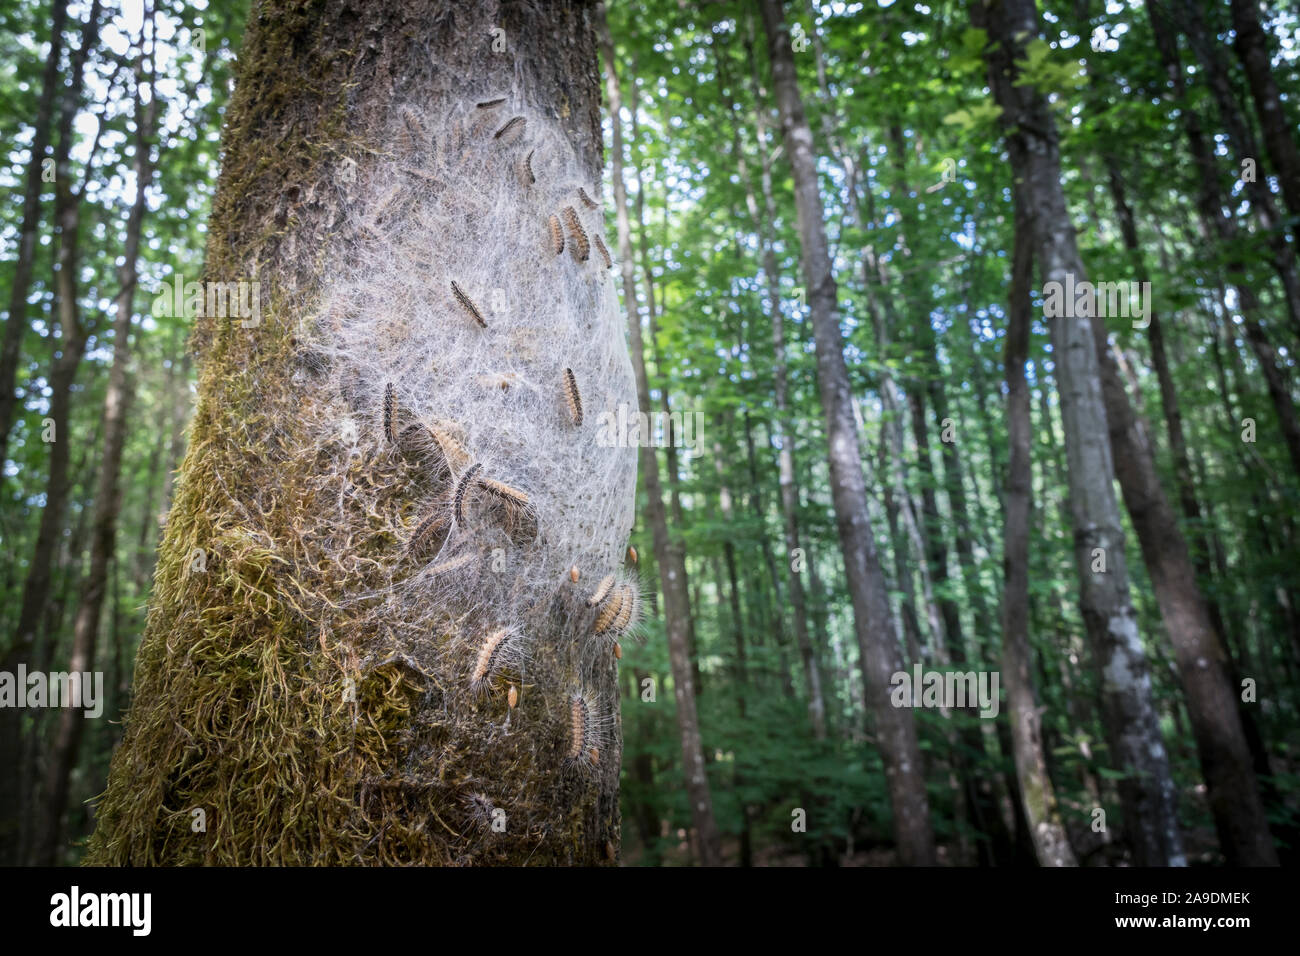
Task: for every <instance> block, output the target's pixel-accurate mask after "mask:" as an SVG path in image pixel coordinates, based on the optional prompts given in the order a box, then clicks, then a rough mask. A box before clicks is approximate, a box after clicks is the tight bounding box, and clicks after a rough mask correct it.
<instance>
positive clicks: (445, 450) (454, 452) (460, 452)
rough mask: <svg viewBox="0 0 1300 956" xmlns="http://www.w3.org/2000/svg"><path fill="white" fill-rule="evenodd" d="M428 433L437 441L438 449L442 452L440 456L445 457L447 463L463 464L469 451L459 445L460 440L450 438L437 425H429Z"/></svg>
mask: <svg viewBox="0 0 1300 956" xmlns="http://www.w3.org/2000/svg"><path fill="white" fill-rule="evenodd" d="M429 434H430V435H432V436H433V440H434V441H435V442H437V443H438V449H439V450H440V451H441V452H442V457H443V458H444V459H446V461H447V464H448V465H451V464H458V465H459V464H464V463H465V461H466V460H467V459H468V458H469V453H468V452H467V451H465V449H464V448H462V447H461V446H460V442H458V441H456V439H455V438H452V437H451V435H449V434H448V433H447V431H446V430H445V429H443V428H439V427H438V426H437V425H430V426H429Z"/></svg>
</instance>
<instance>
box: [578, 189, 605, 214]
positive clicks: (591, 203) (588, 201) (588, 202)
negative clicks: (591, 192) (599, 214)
mask: <svg viewBox="0 0 1300 956" xmlns="http://www.w3.org/2000/svg"><path fill="white" fill-rule="evenodd" d="M578 198H579V199H581V200H582V204H583V205H584V206H586V207H587V208H588V209H599V208H600V204H599V203H598V202H596V201H595V200H594V199H592V198H591V197H590V196H588V195H587V190H585V189H583V188H582V187H581V186H579V187H578Z"/></svg>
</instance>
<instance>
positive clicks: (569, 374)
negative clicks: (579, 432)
mask: <svg viewBox="0 0 1300 956" xmlns="http://www.w3.org/2000/svg"><path fill="white" fill-rule="evenodd" d="M564 400H565V401H566V402H568V403H569V417H571V418H572V419H573V424H574V425H581V424H582V395H581V394H579V392H578V380H577V379H576V378H574V377H573V369H571V368H566V369H565V370H564Z"/></svg>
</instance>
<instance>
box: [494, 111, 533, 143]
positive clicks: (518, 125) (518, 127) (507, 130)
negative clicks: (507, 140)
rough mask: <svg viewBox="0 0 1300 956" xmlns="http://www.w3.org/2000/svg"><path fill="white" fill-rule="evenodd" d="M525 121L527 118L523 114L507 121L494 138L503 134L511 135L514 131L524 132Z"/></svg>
mask: <svg viewBox="0 0 1300 956" xmlns="http://www.w3.org/2000/svg"><path fill="white" fill-rule="evenodd" d="M525 122H526V120H525V119H524V118H523V117H522V116H516V117H514V118H513V119H512V120H510V122H508V123H506V125H505V126H502V127H501V128H500V129H499V130H497V131H496V135H495V136H493V137H492V138H493V139H500V138H501V137H503V136H510V135H511V134H512V133H522V132H523V131H524V123H525Z"/></svg>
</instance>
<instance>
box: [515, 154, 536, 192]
mask: <svg viewBox="0 0 1300 956" xmlns="http://www.w3.org/2000/svg"><path fill="white" fill-rule="evenodd" d="M535 152H537V150H535V149H530V150H529V151H528V155H527V156H525V157H524V161H523V163H522V165H521V166H520V168H519V183H520V185H522V186H531V185H533V183H535V182H537V177H536V176H534V175H533V153H535Z"/></svg>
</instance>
